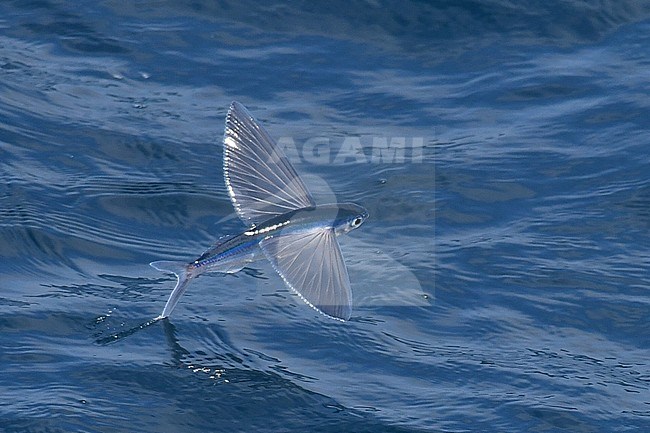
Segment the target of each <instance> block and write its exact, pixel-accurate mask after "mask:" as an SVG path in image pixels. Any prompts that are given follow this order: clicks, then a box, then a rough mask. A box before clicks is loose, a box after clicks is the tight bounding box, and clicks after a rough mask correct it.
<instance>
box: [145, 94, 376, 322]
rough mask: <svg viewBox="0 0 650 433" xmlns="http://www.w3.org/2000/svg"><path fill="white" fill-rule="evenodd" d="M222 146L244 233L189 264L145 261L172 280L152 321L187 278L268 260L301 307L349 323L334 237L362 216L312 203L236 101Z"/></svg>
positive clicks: (346, 206) (352, 208) (350, 208)
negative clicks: (161, 306) (169, 291)
mask: <svg viewBox="0 0 650 433" xmlns="http://www.w3.org/2000/svg"><path fill="white" fill-rule="evenodd" d="M224 146H225V152H224V173H225V181H226V186H227V188H228V192H229V194H230V197H231V200H232V202H233V205H234V207H235V210H236V211H237V213H238V215H239V217H240V219H241V220H242V221H243V222H244V223H245V224H247V225H248V226H249V228H248V229H247V230H246V231H244V232H242V233H240V234H238V235H236V236H229V237H226V238H223V239H221V240H220V241H219V242H218V243H217V244H216V245H215V246H213V247H212V248H210V249H208V250H207V251H206V252H204V253H203V254H202V255H201V256H200V257H198V258H197V259H196V260H194V261H192V262H189V263H184V262H169V261H157V262H152V263H151V266H153V267H154V268H156V269H158V270H161V271H166V272H171V273H174V274H175V275H176V277H177V283H176V287H175V288H174V290H173V291H172V293H171V295H170V297H169V299H168V300H167V303H166V305H165V308H164V309H163V312H162V313H161V315H160V316H159V317H158V319H160V318H164V317H168V316H169V315H170V314H171V312H172V310H173V309H174V307H175V306H176V304H177V303H178V301H179V300H180V297H181V296H182V295H183V293H184V292H185V291H186V290H187V286H188V284H189V282H190V281H191V280H192V279H193V278H196V277H198V276H199V275H201V274H203V273H206V272H219V273H235V272H238V271H240V270H241V269H243V268H244V267H245V266H246V265H247V264H249V263H251V262H253V261H255V260H258V259H260V258H267V259H268V260H269V261H270V262H271V264H272V265H273V267H274V269H275V270H276V271H277V273H278V274H279V275H280V276H281V277H282V279H283V280H284V282H285V283H286V284H287V285H288V286H289V287H290V288H291V289H292V290H294V291H295V292H296V293H297V294H298V295H299V296H300V297H301V298H302V299H303V300H304V301H305V302H306V303H307V304H308V305H310V306H311V307H313V308H315V309H316V310H317V311H319V312H320V313H322V314H324V315H326V316H329V317H332V318H334V319H338V320H347V319H349V317H350V314H351V311H352V295H351V290H350V283H349V277H348V274H347V269H346V267H345V263H344V262H343V257H342V254H341V251H340V248H339V245H338V242H337V241H336V237H337V236H338V235H341V234H344V233H347V232H349V231H350V230H353V229H355V228H357V227H359V226H360V225H361V224H362V223H363V222H364V221H365V219H366V218H367V217H368V211H366V209H364V208H363V207H362V206H359V205H357V204H354V203H334V204H323V205H317V204H315V202H314V200H313V198H312V196H311V194H310V193H309V191H308V190H307V189H306V187H305V186H304V183H303V182H302V180H301V179H300V177H299V176H298V174H297V173H296V172H295V170H294V169H293V167H292V166H291V164H290V163H289V161H288V160H287V158H286V156H285V155H284V154H283V153H282V151H281V150H280V149H279V148H278V147H277V146H276V145H275V142H274V141H273V140H272V139H271V137H270V136H269V135H268V133H267V132H266V131H265V130H264V129H263V128H262V127H261V125H259V124H258V123H257V122H256V121H255V119H254V118H253V117H252V116H251V115H250V114H249V113H248V111H246V109H245V108H244V107H243V106H242V105H241V104H239V103H237V102H233V104H232V105H231V107H230V110H229V112H228V116H227V118H226V132H225V138H224Z"/></svg>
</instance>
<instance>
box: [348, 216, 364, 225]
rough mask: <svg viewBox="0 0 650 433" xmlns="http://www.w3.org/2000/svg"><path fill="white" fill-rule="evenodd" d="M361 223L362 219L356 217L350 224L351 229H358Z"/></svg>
mask: <svg viewBox="0 0 650 433" xmlns="http://www.w3.org/2000/svg"><path fill="white" fill-rule="evenodd" d="M362 222H363V219H361V217H356V218H355V219H354V220H353V221H352V224H350V225H351V226H352V227H359V226H360V225H361V223H362Z"/></svg>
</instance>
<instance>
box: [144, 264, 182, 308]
mask: <svg viewBox="0 0 650 433" xmlns="http://www.w3.org/2000/svg"><path fill="white" fill-rule="evenodd" d="M149 265H150V266H151V267H153V268H155V269H158V270H159V271H162V272H170V273H172V274H174V275H176V287H174V290H172V293H171V295H169V299H167V303H166V304H165V308H164V309H163V311H162V313H160V316H158V317H156V320H158V319H164V318H165V317H168V316H169V315H170V314H171V312H172V310H173V309H174V307H175V306H176V304H178V301H179V299H180V298H181V296H182V295H183V293H185V290H187V286H188V284H189V283H190V281H191V280H192V276H191V275H189V274H188V273H187V264H186V263H183V262H168V261H160V262H151V263H149Z"/></svg>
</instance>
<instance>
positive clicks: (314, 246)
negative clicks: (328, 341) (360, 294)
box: [260, 229, 352, 320]
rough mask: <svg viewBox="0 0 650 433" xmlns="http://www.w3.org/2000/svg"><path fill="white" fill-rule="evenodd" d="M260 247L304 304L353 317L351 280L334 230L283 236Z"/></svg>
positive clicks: (332, 314) (338, 316)
mask: <svg viewBox="0 0 650 433" xmlns="http://www.w3.org/2000/svg"><path fill="white" fill-rule="evenodd" d="M260 246H261V248H262V251H264V254H265V255H266V257H267V258H268V259H269V261H270V262H271V264H272V265H273V267H274V268H275V270H276V271H277V273H278V274H280V276H281V277H282V279H283V280H284V282H285V283H286V284H287V285H288V286H289V287H290V288H291V289H292V290H293V291H295V292H296V293H297V294H298V295H300V297H301V298H302V299H303V301H305V302H306V303H307V304H308V305H310V306H311V307H313V308H314V309H316V310H317V311H319V312H320V313H323V314H325V315H326V316H329V317H332V318H334V319H338V320H348V319H349V318H350V315H351V314H352V292H351V290H350V279H349V277H348V271H347V269H346V267H345V263H344V262H343V256H342V254H341V249H340V248H339V244H338V242H337V240H336V235H335V234H334V231H333V230H331V229H319V230H314V231H310V232H298V233H283V234H279V235H275V236H272V237H268V238H266V239H263V240H262V241H261V242H260Z"/></svg>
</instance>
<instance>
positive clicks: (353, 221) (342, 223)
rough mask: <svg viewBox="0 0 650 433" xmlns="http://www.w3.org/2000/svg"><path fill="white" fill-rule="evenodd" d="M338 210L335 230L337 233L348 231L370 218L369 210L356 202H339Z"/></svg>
mask: <svg viewBox="0 0 650 433" xmlns="http://www.w3.org/2000/svg"><path fill="white" fill-rule="evenodd" d="M336 206H337V208H338V212H337V214H336V218H335V219H334V231H335V232H336V234H337V235H341V234H344V233H347V232H349V231H351V230H354V229H356V228H357V227H359V226H360V225H361V224H363V222H364V221H365V220H366V219H367V218H368V211H367V210H366V208H364V207H363V206H359V205H358V204H356V203H338V204H337V205H336Z"/></svg>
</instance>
